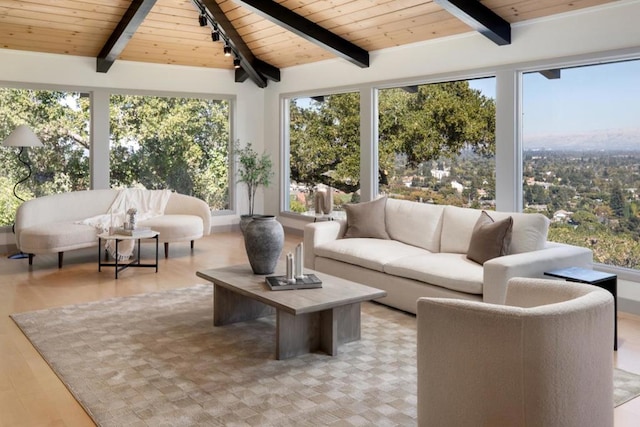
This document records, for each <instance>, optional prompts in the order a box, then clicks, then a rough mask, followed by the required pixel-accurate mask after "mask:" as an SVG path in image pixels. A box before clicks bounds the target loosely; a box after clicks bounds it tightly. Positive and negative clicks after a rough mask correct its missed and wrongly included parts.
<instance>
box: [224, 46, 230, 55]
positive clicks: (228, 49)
mask: <svg viewBox="0 0 640 427" xmlns="http://www.w3.org/2000/svg"><path fill="white" fill-rule="evenodd" d="M224 56H231V46H229V45H228V44H226V45H224Z"/></svg>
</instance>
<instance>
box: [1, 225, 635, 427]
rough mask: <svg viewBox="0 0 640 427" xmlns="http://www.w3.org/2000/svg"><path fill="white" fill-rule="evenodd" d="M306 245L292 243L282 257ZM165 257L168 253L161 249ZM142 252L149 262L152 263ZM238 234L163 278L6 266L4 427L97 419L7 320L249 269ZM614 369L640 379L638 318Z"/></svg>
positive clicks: (46, 260) (17, 263) (146, 272)
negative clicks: (236, 267) (220, 270)
mask: <svg viewBox="0 0 640 427" xmlns="http://www.w3.org/2000/svg"><path fill="white" fill-rule="evenodd" d="M300 240H301V237H299V236H287V238H286V242H285V250H284V252H288V251H292V250H293V248H294V247H295V245H296V244H297V243H298V242H299V241H300ZM160 250H161V251H162V248H161V249H160ZM151 252H152V251H151V246H150V245H145V246H144V247H143V257H144V256H151V255H152V254H151ZM246 261H247V260H246V255H245V252H244V244H243V242H242V238H241V235H240V233H233V232H231V233H217V234H214V235H212V236H209V237H206V238H204V239H200V240H198V241H196V244H195V250H194V252H193V253H191V251H190V249H189V244H188V243H187V244H179V243H177V244H172V245H171V247H170V258H169V259H168V260H165V259H164V258H163V257H162V253H161V257H160V266H159V272H158V273H157V274H156V273H155V272H154V271H153V269H142V268H140V269H129V270H125V271H124V272H122V273H121V274H120V278H119V279H118V280H117V281H116V280H115V279H114V275H113V270H112V269H111V268H103V271H102V272H101V273H99V272H98V269H97V249H95V250H93V249H91V250H89V249H88V250H80V251H73V252H69V253H66V254H65V265H64V267H63V268H62V269H61V270H59V269H58V268H57V256H56V255H46V256H45V255H41V256H37V257H36V258H35V260H34V266H33V268H32V269H31V270H29V268H28V263H27V260H26V259H21V260H10V259H7V257H6V254H4V255H3V256H2V257H1V259H0V427H5V426H11V427H20V426H25V427H27V426H28V427H34V426H91V425H93V423H92V421H91V419H90V418H89V417H88V416H87V415H86V413H85V412H84V410H83V409H82V407H80V405H79V404H78V403H77V402H76V401H75V399H74V398H73V397H72V396H71V393H69V391H68V390H67V389H66V388H65V386H64V385H63V384H62V383H61V382H60V381H59V380H58V378H57V377H56V375H55V374H54V373H53V372H52V371H51V369H49V367H48V365H47V364H46V363H45V362H44V361H43V359H42V358H41V357H40V355H39V354H38V353H37V352H36V350H35V349H34V348H33V347H32V346H31V344H30V343H29V341H28V340H27V339H26V338H25V337H24V335H22V332H20V330H19V329H18V328H17V327H16V326H15V324H14V323H13V321H12V320H11V319H10V318H9V314H11V313H16V312H23V311H31V310H38V309H43V308H49V307H56V306H62V305H68V304H75V303H82V302H87V301H96V300H101V299H105V298H111V297H114V296H126V295H133V294H137V293H144V292H152V291H158V290H164V289H171V288H179V287H187V286H191V285H193V284H196V283H204V281H203V280H202V279H200V278H198V277H196V275H195V272H196V271H197V270H199V269H204V268H214V267H220V266H224V265H230V264H237V263H243V262H246ZM615 363H616V366H618V367H619V368H621V369H625V370H628V371H631V372H636V373H640V318H638V317H635V316H631V315H626V314H620V315H619V350H618V352H617V354H616V356H615ZM638 419H640V398H636V399H634V400H632V401H631V402H629V403H626V404H624V405H622V406H620V407H618V408H617V409H616V410H615V425H616V427H623V426H637V425H638Z"/></svg>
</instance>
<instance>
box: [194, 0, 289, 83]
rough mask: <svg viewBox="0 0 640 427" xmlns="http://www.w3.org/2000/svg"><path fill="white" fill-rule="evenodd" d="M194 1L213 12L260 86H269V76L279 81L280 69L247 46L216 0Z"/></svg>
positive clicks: (237, 74)
mask: <svg viewBox="0 0 640 427" xmlns="http://www.w3.org/2000/svg"><path fill="white" fill-rule="evenodd" d="M194 3H195V4H196V6H198V7H199V8H200V4H202V5H203V6H204V7H205V9H206V10H207V11H208V12H209V13H210V14H211V16H212V18H213V20H214V21H215V22H216V23H217V24H218V27H219V29H220V30H221V31H222V32H223V33H224V35H225V36H226V37H227V39H228V40H229V43H230V44H231V47H232V48H233V49H234V50H235V51H236V53H237V54H238V58H239V59H240V66H241V67H242V69H243V70H244V71H245V72H246V73H247V75H248V76H249V78H250V79H251V80H252V81H253V82H254V83H255V84H256V85H258V87H261V88H265V87H267V78H268V79H271V80H273V81H277V82H279V81H280V69H278V68H276V67H274V66H272V65H269V64H267V63H266V62H263V61H260V60H259V59H257V58H256V57H255V56H254V55H253V52H251V49H249V46H247V44H246V43H245V42H244V40H242V37H241V36H240V34H238V31H236V29H235V27H234V26H233V24H231V22H230V21H229V19H228V18H227V15H225V14H224V12H223V11H222V9H221V8H220V6H219V5H218V3H217V2H216V1H215V0H194ZM240 76H243V77H245V76H244V74H243V73H238V72H236V77H240ZM245 79H246V77H245ZM242 81H244V79H240V80H239V79H238V78H236V82H242Z"/></svg>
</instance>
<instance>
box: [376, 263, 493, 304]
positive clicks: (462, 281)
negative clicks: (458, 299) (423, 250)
mask: <svg viewBox="0 0 640 427" xmlns="http://www.w3.org/2000/svg"><path fill="white" fill-rule="evenodd" d="M384 272H385V273H387V274H392V275H394V276H399V277H406V278H407V279H413V280H418V281H420V282H425V283H429V284H432V285H437V286H441V287H443V288H447V289H451V290H454V291H459V292H465V293H469V294H477V295H482V281H483V268H482V265H480V264H477V263H475V262H473V261H471V260H469V259H467V257H466V255H464V254H454V253H429V254H421V255H415V256H407V257H404V258H400V259H397V260H395V261H390V262H389V263H387V264H386V265H385V266H384Z"/></svg>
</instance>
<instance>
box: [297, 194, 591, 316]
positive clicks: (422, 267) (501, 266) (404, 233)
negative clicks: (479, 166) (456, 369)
mask: <svg viewBox="0 0 640 427" xmlns="http://www.w3.org/2000/svg"><path fill="white" fill-rule="evenodd" d="M377 202H378V203H380V200H378V201H377ZM382 202H384V200H383V201H382ZM369 203H372V202H369ZM489 214H490V215H491V216H492V217H493V218H494V219H495V220H496V221H499V220H503V219H505V218H508V217H512V218H513V225H512V228H511V242H510V244H509V245H508V248H507V250H506V255H504V256H499V257H496V258H493V259H490V260H488V261H486V262H484V264H479V263H477V262H474V261H472V260H470V259H468V258H467V250H468V248H469V244H470V242H471V236H472V233H473V231H474V227H475V225H476V222H477V221H478V218H479V217H480V215H481V211H480V210H476V209H467V208H459V207H455V206H443V205H431V204H423V203H417V202H410V201H404V200H396V199H388V200H386V203H384V207H383V210H382V212H381V213H380V216H382V221H383V222H382V224H383V226H382V227H383V228H385V231H386V234H388V237H389V238H388V239H384V238H344V236H345V232H346V231H347V222H346V221H344V220H343V221H326V222H316V223H312V224H307V225H306V226H305V229H304V248H305V250H304V257H305V267H307V268H311V269H314V270H317V271H319V272H325V273H328V274H331V275H334V276H338V277H342V278H345V279H348V280H353V281H355V282H359V283H363V284H366V285H369V286H373V287H376V288H379V289H384V290H385V291H387V296H386V297H385V298H382V299H380V300H379V301H380V302H381V303H384V304H387V305H390V306H393V307H396V308H399V309H401V310H404V311H408V312H410V313H416V301H417V299H418V298H420V297H448V298H461V299H469V300H476V301H485V302H489V303H495V304H503V303H504V301H505V296H506V291H507V282H508V280H509V279H510V278H512V277H516V276H521V277H543V273H544V272H545V271H549V270H554V269H558V268H563V267H570V266H579V267H587V268H590V267H591V263H592V259H593V254H592V252H591V250H589V249H586V248H581V247H577V246H571V245H566V244H561V243H553V242H548V241H547V240H546V239H547V231H548V227H549V220H548V219H547V218H546V217H545V216H544V215H541V214H524V213H506V212H493V211H492V212H489ZM347 220H349V218H347ZM367 220H368V221H370V222H371V221H378V220H379V218H377V217H376V218H371V217H369V218H367ZM353 225H354V224H350V226H353ZM365 228H366V225H365Z"/></svg>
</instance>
